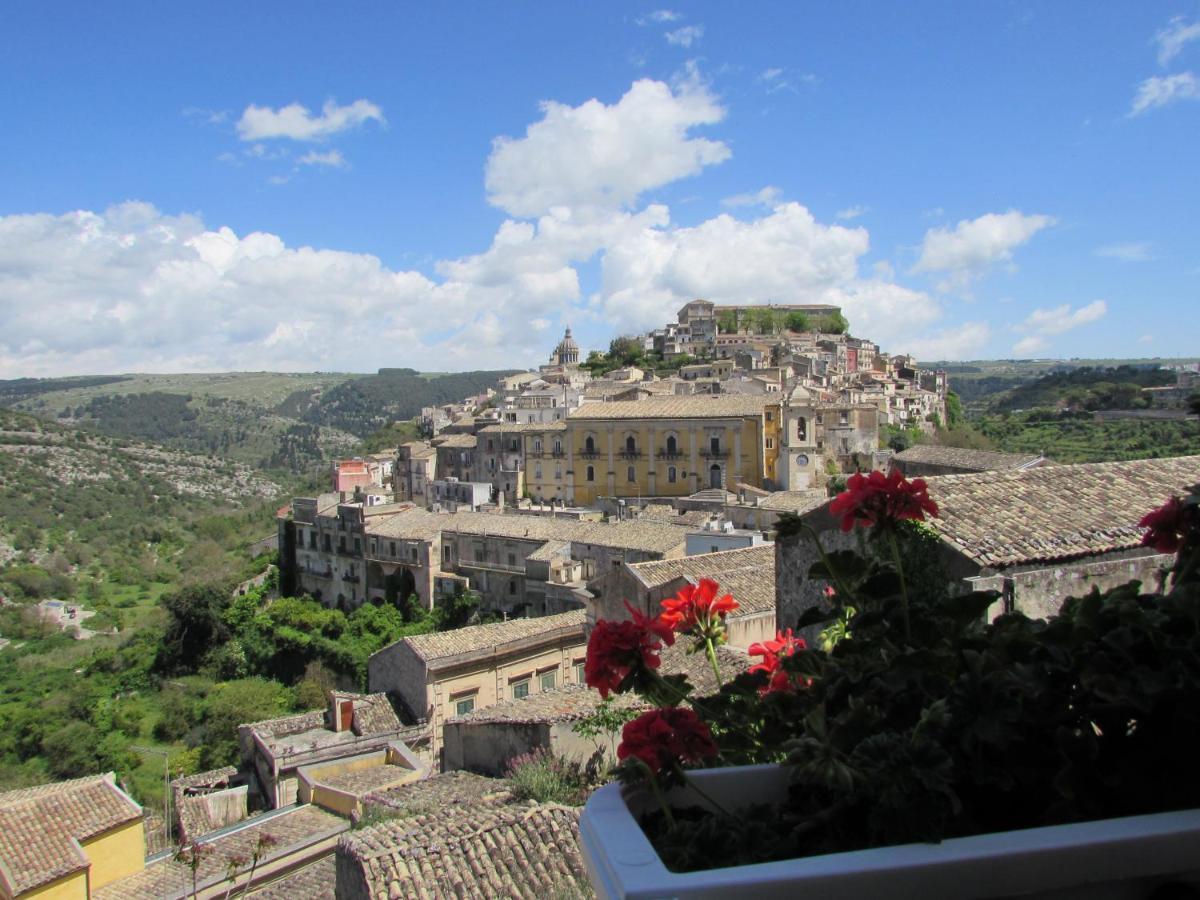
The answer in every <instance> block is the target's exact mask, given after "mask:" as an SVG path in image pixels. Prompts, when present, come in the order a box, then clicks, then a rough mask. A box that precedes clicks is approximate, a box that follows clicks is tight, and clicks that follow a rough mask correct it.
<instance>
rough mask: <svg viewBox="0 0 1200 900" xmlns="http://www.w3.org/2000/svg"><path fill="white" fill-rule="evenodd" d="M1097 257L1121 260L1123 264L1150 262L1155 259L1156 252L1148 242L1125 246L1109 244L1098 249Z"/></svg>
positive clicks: (1135, 242) (1132, 243)
mask: <svg viewBox="0 0 1200 900" xmlns="http://www.w3.org/2000/svg"><path fill="white" fill-rule="evenodd" d="M1095 254H1096V255H1097V256H1106V257H1108V258H1109V259H1119V260H1121V261H1122V262H1149V261H1150V260H1152V259H1154V252H1153V250H1152V248H1151V246H1150V243H1149V242H1148V241H1130V242H1129V243H1125V244H1107V245H1105V246H1103V247H1097V248H1096V250H1095Z"/></svg>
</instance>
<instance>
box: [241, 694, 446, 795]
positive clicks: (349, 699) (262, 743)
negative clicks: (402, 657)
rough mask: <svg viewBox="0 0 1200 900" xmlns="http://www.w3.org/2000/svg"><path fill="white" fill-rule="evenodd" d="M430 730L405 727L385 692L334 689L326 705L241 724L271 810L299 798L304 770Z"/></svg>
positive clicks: (419, 737)
mask: <svg viewBox="0 0 1200 900" xmlns="http://www.w3.org/2000/svg"><path fill="white" fill-rule="evenodd" d="M425 734H426V730H425V729H423V728H412V727H405V726H404V725H402V724H401V723H400V720H399V719H398V718H397V717H396V712H395V710H393V709H392V706H391V704H390V703H389V702H388V699H387V697H386V696H384V695H383V694H382V693H374V694H350V693H344V692H337V691H331V692H330V694H329V705H328V706H327V707H326V708H325V709H314V710H311V711H310V712H305V713H299V714H297V715H293V716H283V717H282V718H278V719H267V720H265V721H262V722H252V723H249V724H246V725H239V726H238V746H239V748H240V751H241V758H242V769H243V770H244V771H246V772H251V773H253V774H254V776H255V778H256V779H257V789H258V791H259V794H260V795H261V797H262V799H263V800H264V801H265V802H266V804H267V807H268V808H269V809H279V808H280V807H284V806H289V805H291V804H293V803H295V802H296V801H297V796H298V792H299V788H300V771H299V770H300V769H301V768H302V767H304V766H312V765H316V764H319V763H330V762H332V761H334V760H338V759H344V758H347V757H354V756H360V755H362V754H367V753H372V752H374V751H380V750H385V749H386V748H387V747H388V746H389V745H390V744H394V743H403V742H406V741H409V742H418V741H424V739H425Z"/></svg>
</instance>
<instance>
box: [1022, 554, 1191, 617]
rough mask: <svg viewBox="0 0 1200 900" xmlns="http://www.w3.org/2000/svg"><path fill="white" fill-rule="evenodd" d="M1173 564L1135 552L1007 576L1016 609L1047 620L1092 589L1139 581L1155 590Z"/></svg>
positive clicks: (1171, 560)
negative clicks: (1161, 576) (1162, 575)
mask: <svg viewBox="0 0 1200 900" xmlns="http://www.w3.org/2000/svg"><path fill="white" fill-rule="evenodd" d="M1174 562H1175V557H1174V555H1173V554H1160V553H1153V552H1139V551H1133V552H1132V553H1131V554H1129V555H1113V556H1105V557H1101V558H1096V557H1091V558H1089V560H1079V561H1074V562H1069V563H1063V564H1060V565H1053V564H1052V565H1048V566H1045V567H1041V568H1030V569H1026V570H1024V571H1014V572H1006V573H1004V574H1005V577H1006V578H1007V579H1009V580H1011V582H1012V599H1013V604H1014V607H1015V608H1016V609H1017V610H1018V611H1019V612H1023V613H1025V615H1027V616H1029V617H1031V618H1034V619H1044V618H1046V617H1047V616H1052V615H1054V614H1055V613H1056V612H1058V610H1059V608H1060V607H1061V606H1062V604H1063V601H1064V600H1066V599H1067V598H1068V597H1082V596H1083V595H1084V594H1088V593H1090V592H1091V590H1092V588H1098V589H1099V590H1101V591H1106V590H1108V589H1110V588H1114V587H1117V586H1119V585H1122V584H1126V583H1127V582H1130V581H1140V582H1142V584H1143V586H1144V587H1143V590H1147V591H1152V590H1156V589H1157V587H1158V577H1159V573H1161V572H1163V571H1165V570H1167V569H1169V568H1170V567H1171V566H1172V565H1173V564H1174Z"/></svg>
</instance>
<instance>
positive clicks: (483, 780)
mask: <svg viewBox="0 0 1200 900" xmlns="http://www.w3.org/2000/svg"><path fill="white" fill-rule="evenodd" d="M512 799H513V795H512V792H511V791H510V790H509V783H508V781H506V780H505V779H503V778H488V777H486V776H483V775H476V774H475V773H474V772H463V771H452V772H442V773H441V774H438V775H431V776H430V777H429V778H425V779H423V780H421V781H414V782H411V783H409V784H403V785H399V786H397V787H391V788H387V789H386V790H380V791H372V792H371V793H369V794H367V795H366V796H365V797H363V798H362V803H363V806H364V807H367V808H370V807H374V808H378V809H384V810H389V811H391V812H394V813H398V814H403V815H420V814H422V813H430V812H436V811H438V810H447V809H454V808H457V807H464V806H465V807H472V808H474V807H479V806H496V805H500V804H504V803H508V802H510V801H511V800H512Z"/></svg>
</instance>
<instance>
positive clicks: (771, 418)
mask: <svg viewBox="0 0 1200 900" xmlns="http://www.w3.org/2000/svg"><path fill="white" fill-rule="evenodd" d="M767 421H768V422H774V421H775V413H773V412H771V410H769V409H768V410H767Z"/></svg>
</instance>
